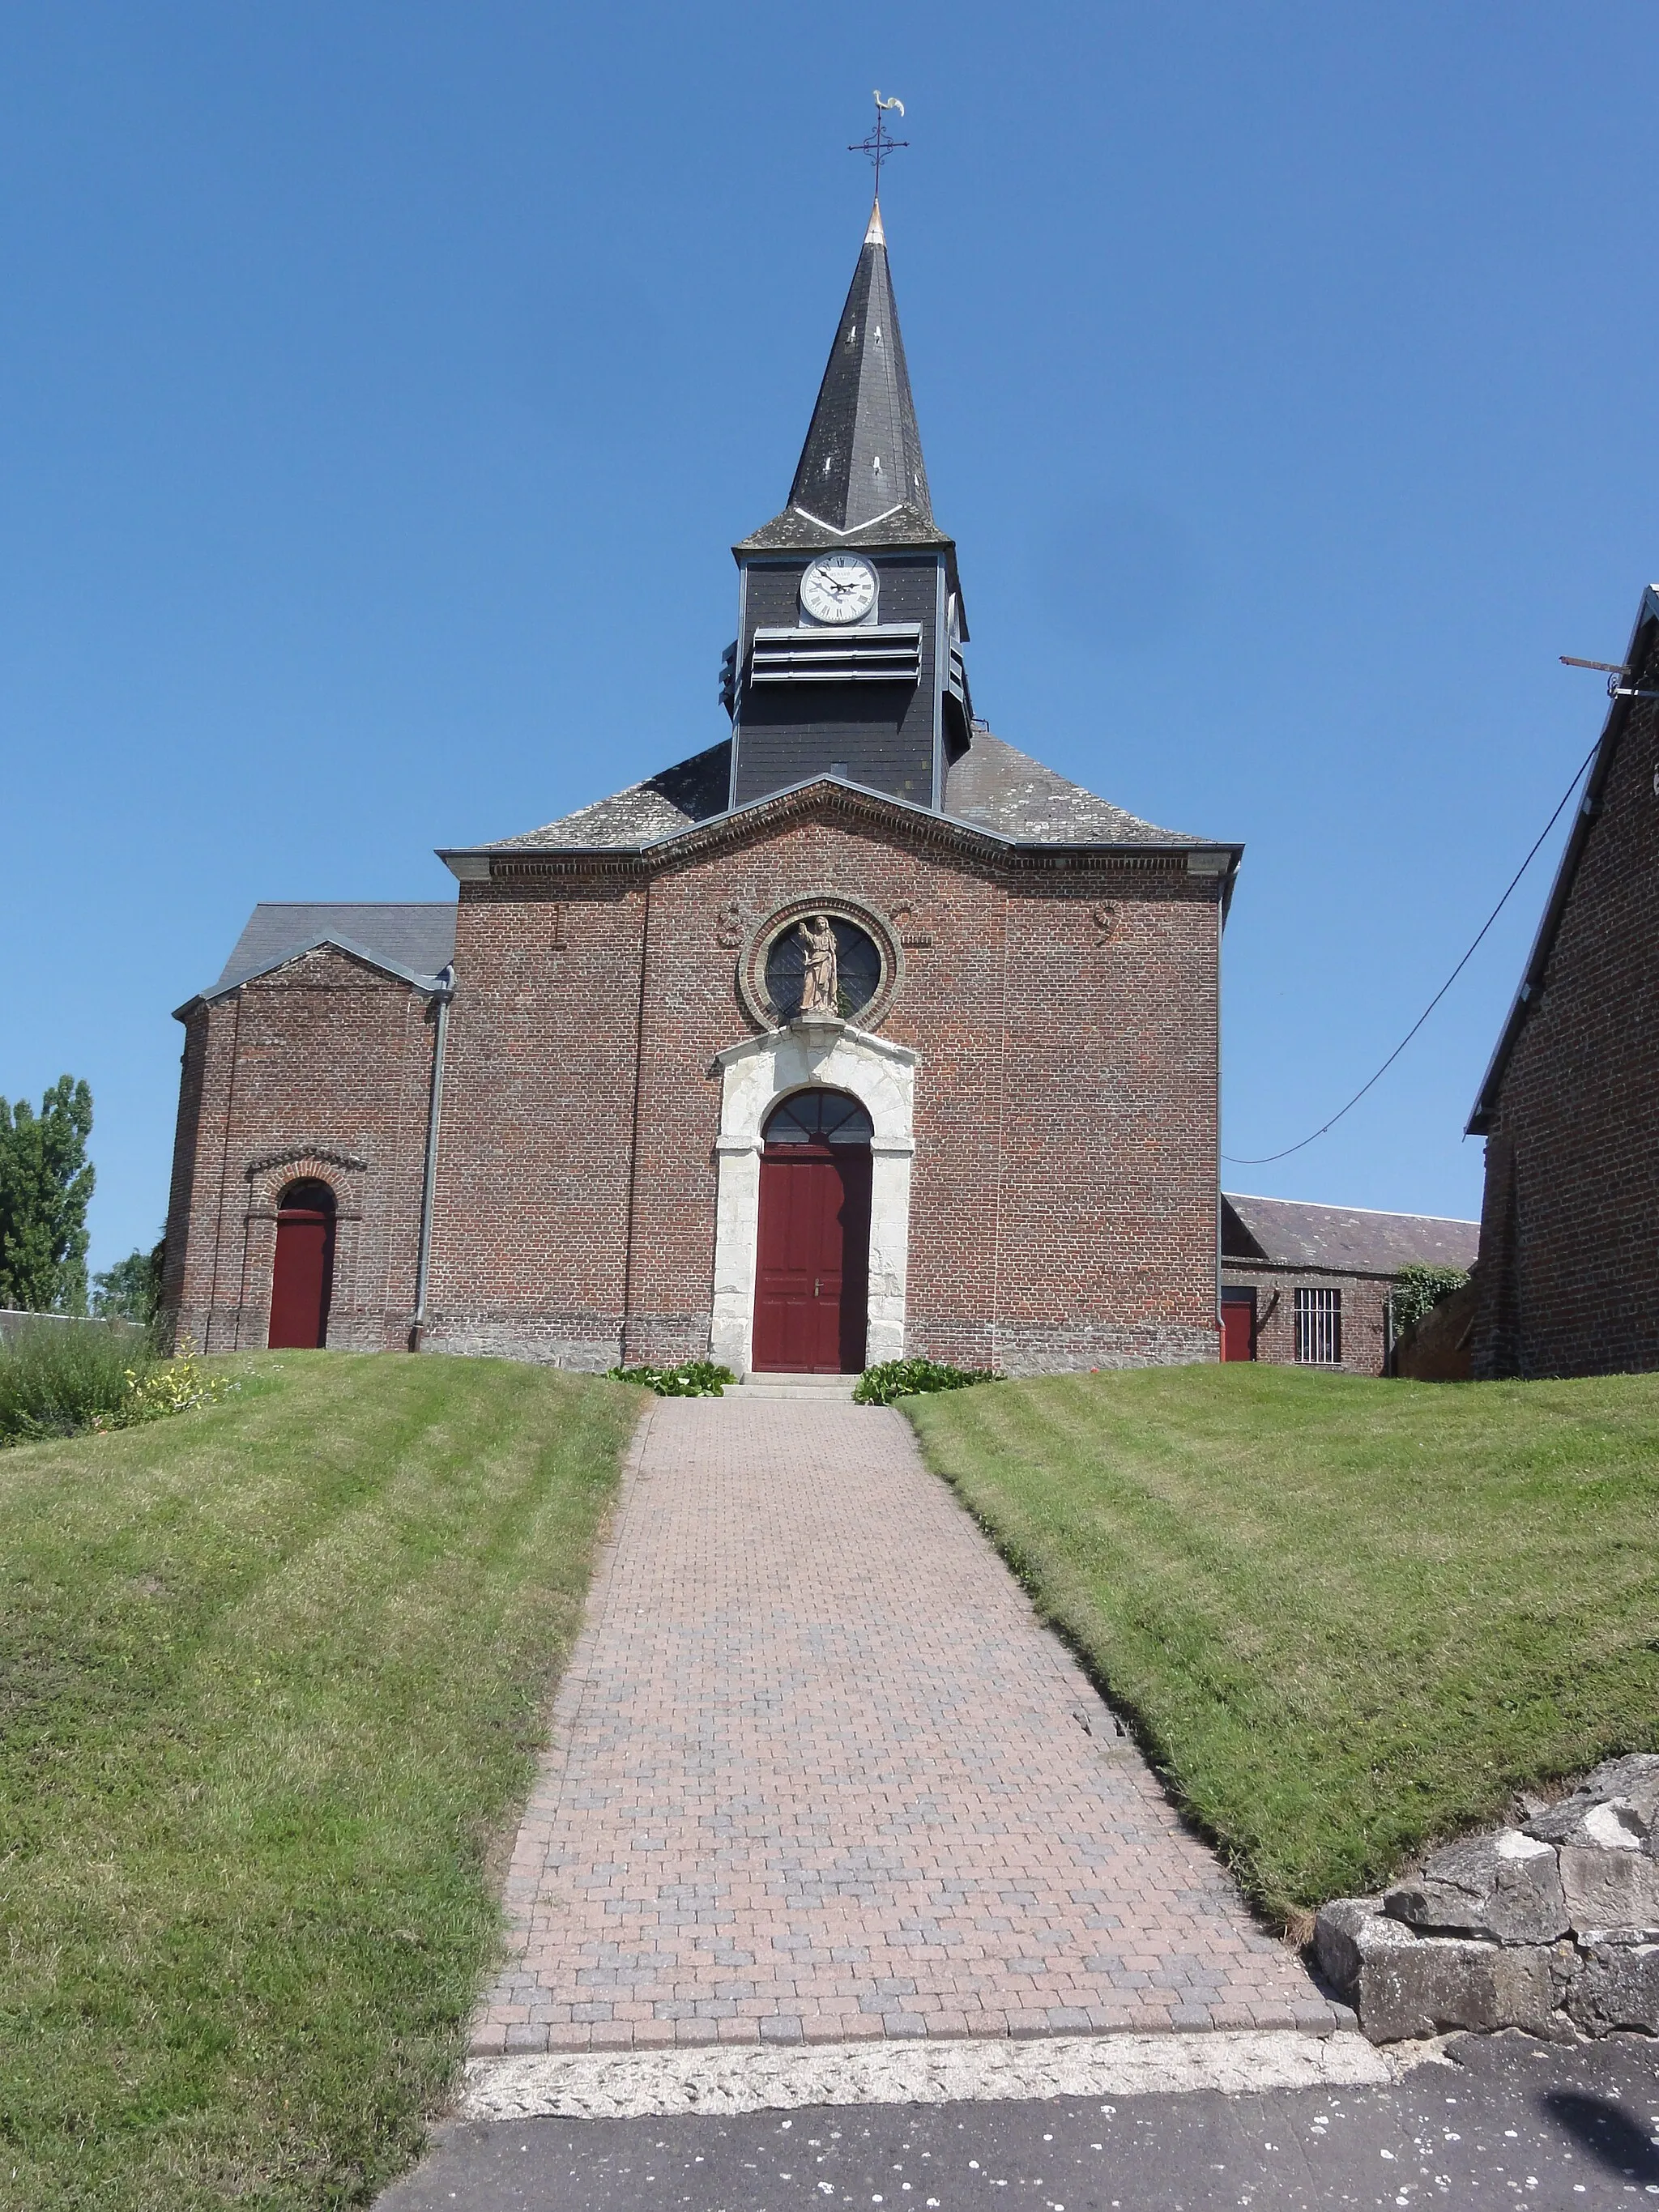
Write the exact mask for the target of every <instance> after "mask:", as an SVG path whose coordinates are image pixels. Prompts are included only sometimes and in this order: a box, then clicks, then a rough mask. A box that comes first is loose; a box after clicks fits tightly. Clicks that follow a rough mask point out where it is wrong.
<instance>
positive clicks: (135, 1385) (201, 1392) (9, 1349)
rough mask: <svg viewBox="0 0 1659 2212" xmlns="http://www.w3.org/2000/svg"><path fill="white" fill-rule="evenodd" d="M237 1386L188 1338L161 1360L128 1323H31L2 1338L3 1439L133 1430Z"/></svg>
mask: <svg viewBox="0 0 1659 2212" xmlns="http://www.w3.org/2000/svg"><path fill="white" fill-rule="evenodd" d="M235 1387H236V1386H235V1384H234V1383H232V1382H231V1381H230V1379H229V1377H228V1376H222V1375H218V1376H210V1375H209V1374H208V1373H207V1372H206V1371H205V1370H204V1368H203V1366H202V1364H201V1362H200V1361H199V1360H198V1359H197V1358H195V1356H194V1355H193V1353H192V1352H191V1350H190V1347H189V1346H188V1345H187V1344H186V1345H185V1346H183V1347H182V1348H181V1350H180V1352H179V1356H178V1357H177V1358H173V1359H167V1360H164V1359H162V1358H161V1355H160V1354H159V1353H158V1352H157V1351H156V1349H155V1344H154V1342H153V1340H151V1338H150V1337H149V1335H148V1334H146V1332H145V1331H144V1330H143V1329H141V1328H131V1327H130V1326H128V1325H127V1324H125V1323H124V1322H93V1321H63V1322H51V1321H39V1322H25V1323H24V1324H23V1325H22V1326H21V1328H19V1329H18V1330H17V1332H16V1334H15V1335H14V1336H13V1337H12V1338H11V1339H10V1340H9V1342H5V1343H0V1443H28V1442H30V1441H31V1440H32V1439H34V1438H37V1437H72V1436H75V1435H76V1434H77V1433H78V1432H79V1431H82V1430H83V1429H127V1428H131V1427H133V1426H134V1425H136V1424H137V1423H138V1422H140V1421H155V1420H160V1419H162V1418H163V1417H164V1416H165V1415H167V1414H168V1413H185V1411H187V1410H188V1408H189V1407H191V1406H202V1405H210V1404H211V1403H213V1402H214V1401H216V1399H219V1398H222V1397H223V1396H224V1395H226V1393H227V1392H228V1391H230V1390H233V1389H235Z"/></svg>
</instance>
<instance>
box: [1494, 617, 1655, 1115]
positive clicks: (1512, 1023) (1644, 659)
mask: <svg viewBox="0 0 1659 2212" xmlns="http://www.w3.org/2000/svg"><path fill="white" fill-rule="evenodd" d="M1625 667H1626V670H1627V671H1629V673H1628V674H1627V675H1626V676H1625V677H1624V678H1623V679H1622V680H1623V681H1624V682H1625V683H1626V684H1628V686H1629V688H1630V689H1631V690H1652V689H1654V688H1655V687H1656V678H1659V584H1650V585H1649V586H1648V587H1647V589H1646V590H1645V591H1644V592H1643V594H1642V604H1641V605H1640V606H1639V607H1638V609H1637V611H1636V627H1635V628H1634V629H1632V632H1631V635H1630V647H1629V649H1628V651H1627V652H1626V654H1625ZM1636 703H1637V702H1636V701H1635V700H1633V699H1620V698H1615V699H1614V700H1613V704H1612V706H1611V707H1610V708H1608V710H1607V720H1606V722H1605V723H1604V724H1603V725H1602V728H1601V742H1600V743H1599V744H1597V746H1596V748H1595V758H1594V760H1592V761H1591V763H1590V771H1589V781H1587V782H1586V783H1585V786H1584V795H1583V799H1581V800H1580V801H1579V803H1578V811H1577V814H1576V815H1575V816H1574V817H1573V823H1572V829H1571V835H1570V836H1568V839H1567V842H1566V847H1565V850H1564V852H1563V853H1562V854H1561V861H1560V866H1559V867H1558V868H1557V869H1556V872H1555V881H1554V882H1553V884H1551V886H1550V895H1549V897H1548V899H1547V902H1545V907H1544V918H1543V920H1542V921H1541V922H1540V923H1539V925H1538V934H1537V936H1536V937H1535V938H1534V939H1533V945H1532V951H1530V952H1529V953H1528V956H1527V964H1526V967H1525V969H1523V970H1522V976H1521V987H1520V988H1519V990H1518V991H1516V994H1515V999H1514V1001H1513V1003H1512V1004H1511V1006H1510V1011H1509V1018H1508V1019H1507V1020H1506V1021H1505V1022H1504V1029H1503V1033H1502V1035H1501V1036H1499V1038H1498V1046H1497V1049H1496V1050H1495V1051H1494V1052H1493V1054H1492V1060H1491V1061H1490V1063H1489V1064H1488V1066H1487V1068H1486V1074H1485V1075H1484V1076H1483V1077H1482V1078H1481V1080H1480V1091H1479V1092H1478V1094H1477V1095H1476V1097H1475V1102H1474V1107H1473V1109H1471V1111H1470V1114H1469V1118H1468V1122H1467V1124H1466V1125H1465V1133H1466V1134H1467V1135H1468V1136H1471V1137H1484V1136H1486V1135H1488V1134H1490V1133H1491V1130H1492V1117H1493V1116H1494V1115H1495V1114H1496V1113H1497V1111H1498V1099H1499V1096H1500V1094H1501V1092H1502V1091H1503V1088H1504V1076H1505V1075H1506V1074H1507V1073H1508V1072H1509V1065H1510V1060H1511V1058H1512V1057H1513V1055H1514V1053H1515V1048H1516V1044H1517V1043H1518V1042H1519V1041H1520V1036H1521V1032H1522V1029H1523V1028H1524V1027H1525V1026H1526V1021H1527V1016H1528V1013H1529V1012H1530V1011H1531V1008H1532V1005H1533V1001H1534V999H1535V998H1536V997H1537V994H1538V993H1539V992H1540V991H1541V989H1542V988H1543V985H1544V979H1545V976H1546V975H1547V973H1548V972H1549V964H1550V957H1551V955H1552V954H1553V952H1554V951H1555V940H1556V939H1557V937H1558V936H1559V934H1560V930H1561V922H1562V918H1563V916H1564V915H1565V913H1566V910H1567V906H1568V902H1569V901H1570V900H1571V897H1572V891H1573V885H1574V884H1575V883H1576V882H1577V878H1578V869H1579V865H1580V863H1581V862H1582V861H1583V857H1584V848H1585V847H1586V846H1587V845H1588V844H1589V841H1590V838H1591V836H1592V835H1593V834H1594V831H1595V823H1596V817H1598V816H1599V815H1600V813H1601V793H1602V792H1603V791H1604V790H1605V789H1606V787H1607V778H1608V776H1609V775H1612V773H1613V761H1614V759H1615V757H1617V755H1618V751H1619V747H1620V743H1621V741H1622V739H1623V738H1624V735H1625V732H1626V730H1627V729H1628V728H1629V726H1630V719H1631V709H1632V707H1633V706H1635V705H1636Z"/></svg>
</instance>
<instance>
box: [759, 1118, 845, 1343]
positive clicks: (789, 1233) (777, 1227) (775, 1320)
mask: <svg viewBox="0 0 1659 2212" xmlns="http://www.w3.org/2000/svg"><path fill="white" fill-rule="evenodd" d="M759 1248H760V1249H759V1252H758V1254H757V1262H758V1264H757V1268H756V1275H755V1352H754V1359H755V1365H756V1367H757V1369H758V1370H763V1371H765V1372H766V1373H769V1374H784V1375H856V1374H857V1373H858V1372H859V1371H860V1369H861V1368H862V1367H863V1365H864V1340H865V1333H866V1320H867V1309H868V1300H869V1287H870V1285H869V1275H870V1154H869V1152H868V1150H867V1149H866V1147H864V1146H854V1145H831V1144H828V1143H818V1144H811V1145H799V1144H792V1145H781V1146H775V1147H774V1146H768V1147H767V1150H766V1152H764V1153H763V1155H762V1158H761V1184H760V1238H759Z"/></svg>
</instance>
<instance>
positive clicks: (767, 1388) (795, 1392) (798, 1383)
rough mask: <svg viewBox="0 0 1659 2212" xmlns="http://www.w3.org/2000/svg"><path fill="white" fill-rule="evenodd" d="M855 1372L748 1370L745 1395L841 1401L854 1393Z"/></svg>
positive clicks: (745, 1379)
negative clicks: (788, 1373) (844, 1373)
mask: <svg viewBox="0 0 1659 2212" xmlns="http://www.w3.org/2000/svg"><path fill="white" fill-rule="evenodd" d="M858 1379H859V1378H858V1376H856V1375H773V1374H766V1373H762V1374H755V1373H752V1372H751V1373H750V1374H748V1375H745V1376H744V1378H743V1383H742V1389H743V1394H744V1396H745V1397H746V1398H801V1399H815V1400H817V1401H818V1402H819V1403H821V1404H823V1405H830V1406H835V1405H844V1404H845V1403H846V1402H847V1401H848V1399H850V1398H851V1396H852V1395H853V1387H854V1384H855V1383H857V1381H858Z"/></svg>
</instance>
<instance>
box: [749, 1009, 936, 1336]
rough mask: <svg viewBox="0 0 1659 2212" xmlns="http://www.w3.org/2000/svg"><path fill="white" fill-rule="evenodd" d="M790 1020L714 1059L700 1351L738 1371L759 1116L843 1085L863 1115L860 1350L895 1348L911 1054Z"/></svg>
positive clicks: (909, 1140)
mask: <svg viewBox="0 0 1659 2212" xmlns="http://www.w3.org/2000/svg"><path fill="white" fill-rule="evenodd" d="M825 1032H826V1025H825V1024H822V1023H810V1022H803V1023H797V1024H794V1025H793V1027H792V1028H789V1029H787V1030H774V1031H773V1032H772V1033H771V1034H770V1035H769V1036H757V1037H748V1038H745V1039H744V1042H742V1043H741V1044H734V1045H732V1046H729V1047H728V1048H727V1049H726V1051H725V1052H722V1053H720V1054H717V1055H716V1059H715V1065H716V1066H718V1067H719V1069H720V1077H721V1091H720V1135H719V1137H718V1139H716V1140H715V1149H716V1152H717V1153H718V1156H719V1191H718V1197H717V1200H716V1214H715V1225H714V1325H713V1328H712V1329H711V1331H710V1344H709V1356H710V1358H714V1359H720V1360H724V1362H725V1363H726V1365H727V1366H728V1367H730V1368H732V1369H733V1370H735V1371H736V1372H737V1373H738V1374H739V1375H746V1374H747V1373H748V1372H749V1370H750V1366H751V1364H753V1358H754V1340H755V1269H756V1263H757V1256H758V1245H759V1232H760V1164H761V1152H762V1149H763V1129H764V1127H765V1123H766V1117H767V1115H769V1113H770V1112H771V1110H772V1109H773V1107H774V1106H775V1104H776V1103H777V1102H778V1100H779V1099H780V1098H782V1097H785V1096H787V1093H788V1092H790V1091H805V1090H824V1091H848V1092H849V1093H850V1094H851V1095H852V1097H854V1098H856V1099H857V1100H858V1102H859V1103H860V1105H861V1106H862V1107H863V1108H864V1109H865V1111H866V1113H867V1114H868V1115H869V1116H870V1120H871V1122H872V1126H873V1127H874V1130H875V1134H874V1136H873V1138H872V1140H871V1145H870V1155H871V1160H870V1303H869V1334H868V1339H867V1346H866V1355H865V1356H866V1358H867V1359H868V1360H869V1362H870V1364H872V1366H874V1365H876V1364H878V1363H879V1362H880V1361H882V1360H884V1359H898V1358H902V1357H903V1353H904V1318H905V1298H906V1283H907V1278H908V1270H909V1256H910V1163H911V1159H912V1157H913V1156H914V1154H915V1149H916V1146H915V1088H916V1054H915V1053H914V1052H912V1051H911V1050H910V1049H909V1048H908V1047H907V1046H905V1045H899V1044H889V1043H888V1042H886V1040H885V1039H884V1038H882V1037H877V1036H867V1035H866V1033H865V1032H864V1031H863V1030H854V1029H843V1028H841V1027H839V1026H836V1027H831V1028H829V1030H828V1033H827V1034H826V1033H825Z"/></svg>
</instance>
